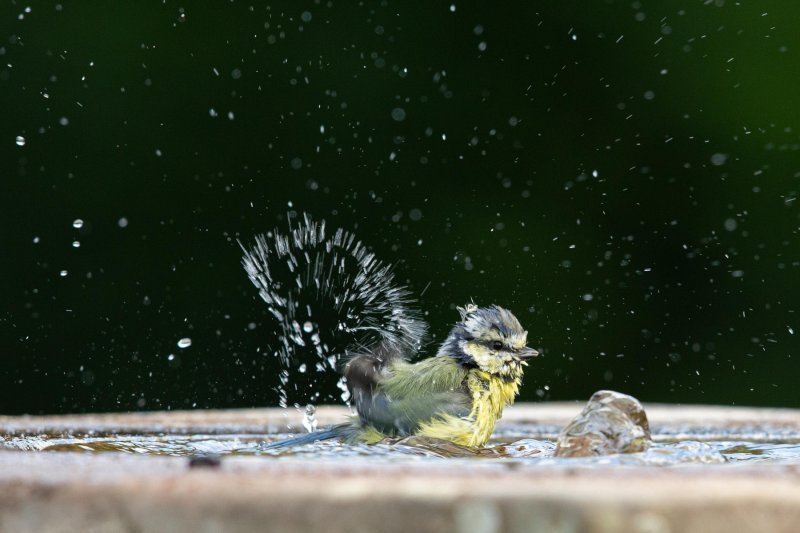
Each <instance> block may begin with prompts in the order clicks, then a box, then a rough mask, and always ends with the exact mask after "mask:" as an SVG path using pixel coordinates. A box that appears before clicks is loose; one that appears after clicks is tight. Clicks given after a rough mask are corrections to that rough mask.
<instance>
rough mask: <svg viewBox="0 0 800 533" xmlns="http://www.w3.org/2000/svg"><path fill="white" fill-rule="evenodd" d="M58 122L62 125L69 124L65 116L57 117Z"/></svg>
mask: <svg viewBox="0 0 800 533" xmlns="http://www.w3.org/2000/svg"><path fill="white" fill-rule="evenodd" d="M58 123H59V124H61V125H62V126H69V119H68V118H67V117H61V118H60V119H58Z"/></svg>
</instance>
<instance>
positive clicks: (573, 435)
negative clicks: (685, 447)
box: [555, 390, 652, 457]
mask: <svg viewBox="0 0 800 533" xmlns="http://www.w3.org/2000/svg"><path fill="white" fill-rule="evenodd" d="M651 444H652V438H651V436H650V424H649V423H648V421H647V414H646V413H645V411H644V407H642V404H641V403H639V400H637V399H636V398H634V397H633V396H629V395H627V394H622V393H620V392H615V391H608V390H603V391H598V392H595V393H594V394H593V395H592V397H591V398H590V399H589V403H587V404H586V407H584V408H583V410H582V411H581V412H580V414H579V415H578V416H576V417H575V418H574V419H572V421H571V422H570V423H569V424H567V426H566V427H565V428H564V430H563V431H562V432H561V434H560V435H559V436H558V441H557V444H556V451H555V455H556V457H591V456H595V455H610V454H617V453H637V452H644V451H646V450H647V449H648V448H650V445H651Z"/></svg>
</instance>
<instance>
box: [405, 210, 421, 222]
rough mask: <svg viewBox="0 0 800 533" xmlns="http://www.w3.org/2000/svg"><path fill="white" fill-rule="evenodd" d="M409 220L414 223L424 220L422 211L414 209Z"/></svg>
mask: <svg viewBox="0 0 800 533" xmlns="http://www.w3.org/2000/svg"><path fill="white" fill-rule="evenodd" d="M408 218H410V219H411V220H413V221H414V222H418V221H420V220H422V211H420V210H419V209H416V208H414V209H412V210H411V211H409V212H408Z"/></svg>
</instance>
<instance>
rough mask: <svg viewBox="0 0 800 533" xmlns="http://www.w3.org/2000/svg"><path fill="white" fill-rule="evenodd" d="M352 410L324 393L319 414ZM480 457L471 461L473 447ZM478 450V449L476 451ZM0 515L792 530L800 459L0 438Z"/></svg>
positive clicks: (317, 524)
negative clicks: (395, 459) (737, 460)
mask: <svg viewBox="0 0 800 533" xmlns="http://www.w3.org/2000/svg"><path fill="white" fill-rule="evenodd" d="M582 405H583V404H582V403H578V402H575V403H553V404H537V405H531V404H527V405H526V404H523V405H518V406H515V407H513V408H510V409H508V410H507V412H506V414H505V416H504V419H503V420H502V422H501V424H500V425H498V430H499V431H501V432H502V431H504V430H507V429H508V428H510V427H513V426H514V424H521V423H525V422H530V421H535V422H537V423H540V424H553V425H561V426H563V424H565V423H566V422H568V421H569V419H570V418H571V417H572V416H574V415H575V414H576V413H577V412H578V411H580V409H581V407H582ZM645 407H646V409H647V413H648V416H649V418H650V424H651V427H653V429H654V432H655V433H658V431H659V428H661V429H663V428H665V427H666V428H672V429H675V430H677V429H679V428H682V427H692V426H694V425H697V426H699V425H705V426H708V425H709V424H711V425H714V426H715V427H717V426H718V427H720V428H738V427H753V426H758V427H774V428H785V429H793V430H797V431H800V410H791V409H757V408H738V407H735V408H729V407H714V406H672V405H670V406H665V405H647V404H646V405H645ZM345 413H346V410H344V409H341V408H327V407H321V408H320V409H319V410H318V411H317V415H316V416H317V418H318V420H319V423H320V424H321V425H325V424H327V423H331V422H336V421H338V420H340V419H341V418H340V417H341V416H342V415H343V414H345ZM302 416H303V413H302V412H301V411H300V410H295V409H289V410H278V409H253V410H231V411H189V412H186V411H183V412H181V411H174V412H159V413H132V414H109V415H73V416H45V417H0V427H2V431H3V434H4V435H10V434H17V435H19V434H23V433H24V434H36V433H41V432H46V433H51V432H57V431H70V432H72V433H74V434H78V433H81V431H82V430H86V429H94V430H95V431H118V432H126V431H134V430H136V431H140V430H142V429H147V428H149V430H150V431H151V432H156V433H157V432H162V431H165V430H166V429H170V430H171V431H178V432H187V433H188V432H206V433H229V432H231V430H234V431H236V432H241V431H242V430H246V432H248V433H252V432H262V433H263V432H264V428H265V427H267V428H268V429H269V431H270V432H286V431H287V425H288V426H291V427H293V428H302V425H301V422H302ZM479 462H480V461H478V462H477V463H479ZM477 463H476V464H477ZM0 484H2V490H0V531H16V530H38V531H69V530H94V531H164V530H170V531H219V530H228V531H252V530H263V529H265V528H266V529H271V530H276V531H300V530H325V531H327V532H330V531H377V530H381V531H415V530H417V531H437V532H438V531H476V532H482V531H485V532H493V531H536V530H539V531H591V532H594V531H598V532H599V531H657V532H661V531H664V532H666V531H710V532H713V531H733V530H736V531H748V530H752V531H794V530H796V524H798V523H800V466H798V465H786V464H783V465H781V464H774V465H770V464H763V463H762V464H758V465H748V464H737V465H732V464H729V465H689V466H680V467H670V468H658V467H652V466H646V467H636V466H624V467H619V466H617V467H607V468H591V469H588V468H580V467H576V468H537V467H535V466H533V467H529V468H528V467H526V468H507V469H482V468H480V467H477V466H476V467H475V468H472V467H466V468H465V467H464V463H463V462H462V463H459V465H458V468H451V467H449V466H448V464H447V461H442V462H440V463H439V464H434V465H432V464H430V463H419V464H413V463H408V462H403V463H402V464H398V465H391V464H382V465H381V466H380V468H376V467H375V465H374V464H371V463H370V462H369V461H367V460H364V459H358V458H353V459H350V458H343V459H340V460H336V461H322V462H313V464H312V463H310V462H308V461H304V460H302V459H291V458H281V460H279V461H276V460H271V458H268V457H264V456H262V457H226V458H224V459H223V461H222V464H221V465H220V466H219V467H217V468H192V469H190V468H188V461H187V459H186V458H185V457H163V456H137V455H130V454H121V453H99V454H91V453H47V452H22V451H2V452H0Z"/></svg>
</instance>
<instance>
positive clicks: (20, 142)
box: [17, 135, 25, 146]
mask: <svg viewBox="0 0 800 533" xmlns="http://www.w3.org/2000/svg"><path fill="white" fill-rule="evenodd" d="M17 146H25V137H23V136H22V135H17Z"/></svg>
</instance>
